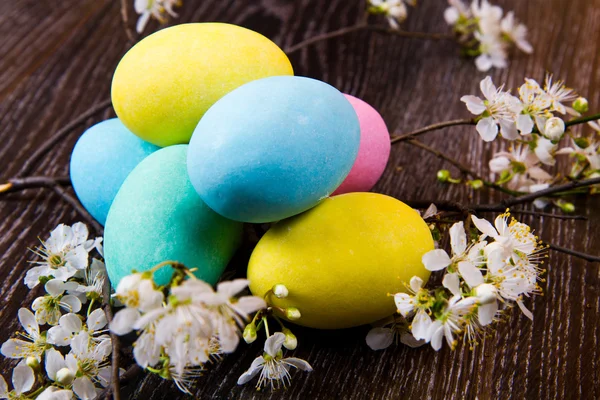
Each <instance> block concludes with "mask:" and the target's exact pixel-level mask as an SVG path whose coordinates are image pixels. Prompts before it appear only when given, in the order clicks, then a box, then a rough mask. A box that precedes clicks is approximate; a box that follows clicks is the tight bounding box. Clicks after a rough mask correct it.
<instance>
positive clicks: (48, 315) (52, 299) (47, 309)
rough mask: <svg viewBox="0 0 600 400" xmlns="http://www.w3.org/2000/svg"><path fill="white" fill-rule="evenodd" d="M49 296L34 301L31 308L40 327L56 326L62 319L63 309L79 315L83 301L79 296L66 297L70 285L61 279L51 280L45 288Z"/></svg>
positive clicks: (68, 295)
mask: <svg viewBox="0 0 600 400" xmlns="http://www.w3.org/2000/svg"><path fill="white" fill-rule="evenodd" d="M44 287H45V289H46V292H48V294H46V295H44V296H41V297H38V298H37V299H35V300H34V301H33V304H32V305H31V308H32V309H33V310H34V311H35V318H36V320H37V322H38V323H39V324H40V325H43V324H48V325H56V324H58V320H59V318H60V317H61V315H62V313H61V311H60V310H61V309H64V310H66V311H67V312H74V313H77V312H79V310H81V301H80V300H79V299H78V298H77V296H73V295H70V294H67V295H65V294H64V293H65V290H66V288H67V287H68V285H67V284H66V283H65V282H63V281H62V280H60V279H51V280H49V281H48V282H46V285H45V286H44Z"/></svg>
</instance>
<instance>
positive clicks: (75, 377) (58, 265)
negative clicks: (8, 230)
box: [0, 223, 112, 400]
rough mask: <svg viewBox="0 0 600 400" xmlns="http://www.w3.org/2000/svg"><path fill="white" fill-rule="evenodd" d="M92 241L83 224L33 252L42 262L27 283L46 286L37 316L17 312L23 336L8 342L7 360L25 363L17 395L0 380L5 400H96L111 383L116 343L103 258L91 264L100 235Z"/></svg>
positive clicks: (16, 381)
mask: <svg viewBox="0 0 600 400" xmlns="http://www.w3.org/2000/svg"><path fill="white" fill-rule="evenodd" d="M88 236H89V232H88V229H87V227H86V226H85V225H84V224H82V223H76V224H74V225H73V226H67V225H63V224H61V225H59V226H58V227H57V228H56V229H54V230H53V231H52V233H51V234H50V238H49V239H48V240H46V241H42V243H41V246H40V247H38V248H37V249H36V250H34V253H35V254H36V255H38V256H39V257H40V259H39V260H38V261H35V262H34V265H35V266H34V267H33V268H31V269H29V270H28V271H27V274H26V276H25V284H26V285H27V286H28V287H29V288H34V287H36V286H37V285H38V284H43V285H44V289H45V291H46V294H44V295H42V296H40V297H38V298H36V299H35V300H34V301H33V304H32V306H31V308H32V310H33V311H34V312H35V314H34V312H32V311H30V310H29V309H27V308H21V309H20V310H19V312H18V318H19V322H20V323H21V326H22V328H23V331H21V332H17V335H16V337H14V338H11V339H9V340H8V341H6V342H5V343H3V344H2V347H1V349H0V352H1V353H2V355H3V356H5V357H8V358H11V359H15V360H19V364H18V365H17V366H16V367H15V368H14V369H13V376H12V381H13V389H12V390H11V391H9V390H8V385H7V383H6V381H5V379H4V378H3V377H0V398H11V399H12V398H37V399H57V400H60V399H71V398H73V396H74V395H75V396H77V398H81V399H90V400H91V399H95V398H97V396H98V394H99V393H100V392H101V391H102V388H103V387H106V386H108V383H109V377H110V375H111V366H110V365H109V361H108V359H109V356H110V354H111V351H112V343H111V339H110V336H109V335H108V334H107V331H106V329H105V328H106V325H107V319H106V315H105V313H104V311H103V310H102V309H101V308H99V306H100V304H101V301H100V300H101V298H102V296H103V287H104V282H105V280H106V270H105V268H104V263H103V262H102V261H101V259H99V258H92V260H91V262H90V253H91V252H93V251H96V252H97V254H98V255H99V256H102V244H101V243H102V240H101V238H96V239H88ZM85 304H87V307H83V306H84V305H85ZM45 325H47V326H48V329H46V330H42V327H43V326H45ZM42 368H44V369H45V372H46V374H45V375H44V374H43V373H42ZM34 388H35V389H34Z"/></svg>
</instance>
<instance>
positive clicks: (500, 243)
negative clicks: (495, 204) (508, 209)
mask: <svg viewBox="0 0 600 400" xmlns="http://www.w3.org/2000/svg"><path fill="white" fill-rule="evenodd" d="M509 217H510V214H509V213H504V214H500V215H499V216H498V217H496V220H495V221H494V225H495V226H493V225H492V224H491V223H489V222H488V221H487V220H485V219H482V218H477V217H476V216H474V215H472V216H471V219H472V220H473V224H474V225H475V227H476V228H477V229H479V231H480V232H481V233H483V235H484V236H489V237H491V238H493V239H494V242H493V243H490V244H488V245H487V246H486V249H485V251H486V252H487V253H490V252H491V251H492V250H496V249H499V250H500V251H501V252H502V254H503V255H504V256H505V257H510V258H511V259H512V260H513V261H514V262H518V260H519V259H520V258H521V257H522V256H523V255H530V254H533V253H534V251H535V250H536V248H537V238H536V237H535V235H534V234H533V233H531V228H530V227H529V226H527V225H525V224H523V223H522V222H517V221H516V220H515V219H512V220H511V221H510V223H508V218H509Z"/></svg>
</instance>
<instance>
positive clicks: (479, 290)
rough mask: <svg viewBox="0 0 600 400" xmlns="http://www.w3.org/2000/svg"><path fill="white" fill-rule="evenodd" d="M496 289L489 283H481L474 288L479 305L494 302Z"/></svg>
mask: <svg viewBox="0 0 600 400" xmlns="http://www.w3.org/2000/svg"><path fill="white" fill-rule="evenodd" d="M497 292H498V291H497V290H496V287H495V286H494V285H491V284H489V283H482V284H481V285H479V286H477V287H476V288H475V295H476V296H477V298H478V299H479V302H480V303H481V304H490V303H493V302H494V301H496V298H497V296H496V293H497Z"/></svg>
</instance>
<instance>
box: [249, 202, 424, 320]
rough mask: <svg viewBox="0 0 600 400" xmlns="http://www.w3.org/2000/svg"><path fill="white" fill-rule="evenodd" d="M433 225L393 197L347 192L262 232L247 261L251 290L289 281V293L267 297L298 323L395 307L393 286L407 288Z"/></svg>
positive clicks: (369, 315)
mask: <svg viewBox="0 0 600 400" xmlns="http://www.w3.org/2000/svg"><path fill="white" fill-rule="evenodd" d="M433 248H434V247H433V239H432V237H431V232H430V230H429V228H428V226H427V224H426V223H425V221H423V219H422V218H421V217H420V216H419V214H418V213H417V212H416V211H415V210H414V209H412V208H410V207H409V206H407V205H406V204H404V203H402V202H401V201H399V200H396V199H394V198H392V197H389V196H385V195H382V194H377V193H349V194H344V195H340V196H334V197H331V198H328V199H325V200H324V201H323V202H321V203H320V204H319V205H318V206H316V207H315V208H313V209H311V210H309V211H307V212H305V213H303V214H300V215H297V216H295V217H292V218H289V219H287V220H284V221H280V222H278V223H277V224H275V225H274V226H273V227H271V229H269V231H268V232H267V233H266V234H265V235H264V236H263V237H262V238H261V240H260V241H259V243H258V245H257V246H256V248H255V249H254V252H253V253H252V256H251V258H250V262H249V265H248V279H249V280H250V290H251V291H252V293H253V294H254V295H256V296H261V297H262V296H264V295H265V294H266V293H267V292H268V291H269V290H270V289H271V288H272V287H273V285H276V284H284V285H285V286H286V287H287V288H288V290H289V296H288V297H287V298H285V299H278V298H276V297H275V296H273V295H269V301H270V302H271V303H272V304H274V305H276V306H278V307H282V308H286V307H296V308H298V309H299V310H300V313H301V315H302V316H301V317H300V319H299V320H297V321H294V322H295V323H297V324H299V325H304V326H308V327H312V328H320V329H338V328H348V327H353V326H358V325H363V324H367V323H370V322H374V321H377V320H378V319H381V318H384V317H386V316H389V315H391V314H392V313H393V312H394V311H395V305H394V300H393V298H392V297H389V296H388V293H397V292H405V291H406V286H405V284H408V282H409V281H410V278H412V277H413V276H414V275H417V276H419V277H421V278H422V279H423V280H424V281H426V280H427V279H428V278H429V271H427V270H426V269H425V267H424V266H423V264H422V263H421V257H422V256H423V254H425V253H426V252H428V251H429V250H432V249H433Z"/></svg>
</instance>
